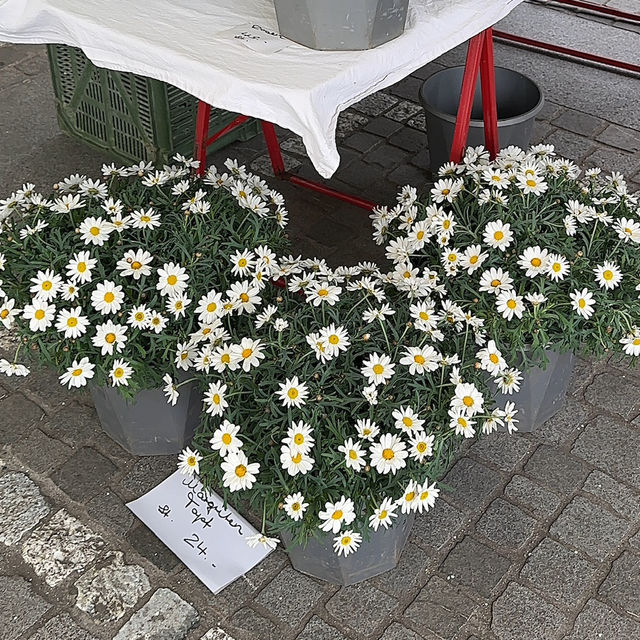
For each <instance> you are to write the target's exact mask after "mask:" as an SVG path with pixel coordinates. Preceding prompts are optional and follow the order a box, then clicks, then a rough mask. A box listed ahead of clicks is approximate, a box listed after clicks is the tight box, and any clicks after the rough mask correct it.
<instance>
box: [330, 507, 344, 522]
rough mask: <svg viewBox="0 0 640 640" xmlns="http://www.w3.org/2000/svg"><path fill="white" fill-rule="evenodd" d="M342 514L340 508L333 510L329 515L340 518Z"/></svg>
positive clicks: (336, 518)
mask: <svg viewBox="0 0 640 640" xmlns="http://www.w3.org/2000/svg"><path fill="white" fill-rule="evenodd" d="M343 515H344V514H343V513H342V511H340V509H338V510H337V511H334V512H333V514H332V515H331V517H332V518H333V519H334V520H340V518H342V516H343Z"/></svg>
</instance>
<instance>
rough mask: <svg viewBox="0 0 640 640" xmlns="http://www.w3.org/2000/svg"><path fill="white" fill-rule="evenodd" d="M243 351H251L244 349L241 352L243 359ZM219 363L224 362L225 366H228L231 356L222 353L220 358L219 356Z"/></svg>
mask: <svg viewBox="0 0 640 640" xmlns="http://www.w3.org/2000/svg"><path fill="white" fill-rule="evenodd" d="M245 351H251V349H245V350H244V351H243V352H242V355H243V357H244V354H245ZM249 355H251V354H249ZM247 357H248V356H247ZM220 362H224V363H225V364H229V363H230V362H231V356H230V355H229V354H228V353H223V354H222V356H220Z"/></svg>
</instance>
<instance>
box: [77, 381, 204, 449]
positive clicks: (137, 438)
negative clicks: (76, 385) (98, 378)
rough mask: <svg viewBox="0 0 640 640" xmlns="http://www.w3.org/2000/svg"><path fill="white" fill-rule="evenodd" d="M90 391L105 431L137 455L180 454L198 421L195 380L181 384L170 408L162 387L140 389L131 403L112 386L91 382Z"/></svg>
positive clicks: (198, 407) (200, 409)
mask: <svg viewBox="0 0 640 640" xmlns="http://www.w3.org/2000/svg"><path fill="white" fill-rule="evenodd" d="M89 390H90V392H91V397H92V398H93V402H94V404H95V407H96V412H97V413H98V418H99V419H100V424H101V425H102V428H103V429H104V431H105V432H106V433H107V435H109V436H110V437H111V438H113V439H114V440H115V441H116V442H117V443H118V444H119V445H120V446H121V447H123V448H124V449H126V450H127V451H128V452H129V453H132V454H134V455H137V456H155V455H172V454H175V453H179V452H180V451H181V450H182V449H183V448H184V447H185V446H186V445H187V444H189V442H191V439H192V438H193V433H194V431H195V429H196V427H197V426H198V423H199V422H200V414H201V412H202V398H201V395H200V393H198V391H197V387H196V385H195V384H194V383H190V384H188V385H185V386H184V387H180V397H179V398H178V402H177V403H176V405H175V406H173V407H172V406H171V405H170V404H167V400H166V397H165V395H164V393H163V392H162V390H161V389H152V390H149V391H140V392H139V393H138V394H137V395H136V397H135V401H134V402H133V403H129V402H127V401H126V400H125V399H124V398H123V397H122V396H121V395H120V393H119V392H118V391H117V389H114V388H113V387H98V386H96V385H90V386H89Z"/></svg>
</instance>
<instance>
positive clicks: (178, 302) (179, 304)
mask: <svg viewBox="0 0 640 640" xmlns="http://www.w3.org/2000/svg"><path fill="white" fill-rule="evenodd" d="M173 307H174V309H175V310H176V311H180V310H181V309H182V301H181V300H176V301H175V303H174V305H173Z"/></svg>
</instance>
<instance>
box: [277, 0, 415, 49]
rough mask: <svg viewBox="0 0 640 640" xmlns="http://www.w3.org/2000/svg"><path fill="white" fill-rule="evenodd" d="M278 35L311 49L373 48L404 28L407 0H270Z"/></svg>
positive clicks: (396, 35) (401, 31)
mask: <svg viewBox="0 0 640 640" xmlns="http://www.w3.org/2000/svg"><path fill="white" fill-rule="evenodd" d="M274 3H275V7H276V16H277V18H278V28H279V30H280V35H282V36H284V37H285V38H289V40H293V41H294V42H298V43H300V44H303V45H304V46H305V47H310V48H311V49H320V50H323V51H359V50H363V49H373V48H374V47H377V46H379V45H381V44H384V43H385V42H388V41H389V40H393V39H394V38H397V37H398V36H399V35H401V34H402V33H403V31H404V24H405V21H406V18H407V8H408V6H409V0H274Z"/></svg>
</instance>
